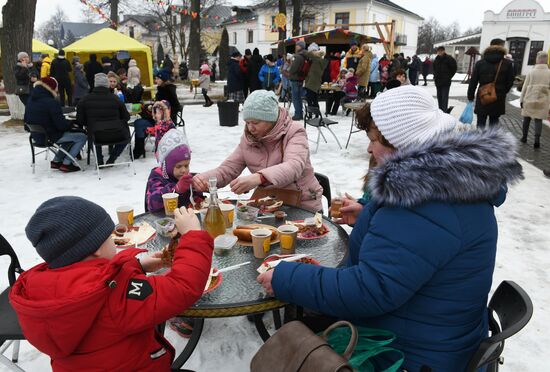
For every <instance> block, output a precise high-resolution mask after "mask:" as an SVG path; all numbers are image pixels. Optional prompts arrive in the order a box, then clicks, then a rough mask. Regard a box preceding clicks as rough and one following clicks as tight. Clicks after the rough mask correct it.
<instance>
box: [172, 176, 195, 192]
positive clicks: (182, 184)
mask: <svg viewBox="0 0 550 372" xmlns="http://www.w3.org/2000/svg"><path fill="white" fill-rule="evenodd" d="M192 183H193V176H192V175H191V173H189V174H186V175H185V176H182V177H181V178H180V179H179V181H178V183H177V184H176V192H177V193H178V194H183V193H185V192H187V190H189V185H191V184H192Z"/></svg>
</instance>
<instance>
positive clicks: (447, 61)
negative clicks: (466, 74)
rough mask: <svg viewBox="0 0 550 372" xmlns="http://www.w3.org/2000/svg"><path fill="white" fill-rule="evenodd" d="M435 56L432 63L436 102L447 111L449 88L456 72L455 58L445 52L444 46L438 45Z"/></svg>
mask: <svg viewBox="0 0 550 372" xmlns="http://www.w3.org/2000/svg"><path fill="white" fill-rule="evenodd" d="M436 51H437V57H435V61H434V63H433V67H434V81H435V88H436V89H437V103H438V104H439V109H440V110H442V111H443V112H447V106H448V105H449V90H451V81H452V79H453V76H454V74H455V73H456V69H457V66H456V60H455V59H454V58H453V57H451V56H450V55H448V54H447V53H445V48H444V47H442V46H440V47H438V48H437V50H436Z"/></svg>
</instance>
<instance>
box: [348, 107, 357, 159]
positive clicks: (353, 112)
mask: <svg viewBox="0 0 550 372" xmlns="http://www.w3.org/2000/svg"><path fill="white" fill-rule="evenodd" d="M354 123H355V110H352V113H351V126H350V127H349V136H348V142H346V149H347V148H348V145H349V141H350V139H351V134H352V133H353V124H354Z"/></svg>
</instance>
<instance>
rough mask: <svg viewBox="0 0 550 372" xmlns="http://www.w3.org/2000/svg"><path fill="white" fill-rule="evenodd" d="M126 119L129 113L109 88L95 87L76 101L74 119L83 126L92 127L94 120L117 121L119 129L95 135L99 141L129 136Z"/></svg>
mask: <svg viewBox="0 0 550 372" xmlns="http://www.w3.org/2000/svg"><path fill="white" fill-rule="evenodd" d="M128 120H130V114H129V113H128V110H126V106H124V103H122V102H121V101H120V99H118V97H117V96H115V95H114V94H113V93H111V92H110V90H109V88H106V87H95V88H94V90H93V91H92V92H91V93H89V94H88V95H87V96H85V97H84V98H82V99H81V100H80V101H79V102H78V106H77V110H76V121H77V122H78V123H79V124H80V125H83V126H87V127H90V128H93V126H94V124H95V123H96V122H101V121H119V122H120V130H119V131H117V132H114V133H109V135H106V134H104V133H101V136H96V139H97V140H98V141H99V142H108V141H117V140H124V139H126V138H129V136H130V132H129V129H128Z"/></svg>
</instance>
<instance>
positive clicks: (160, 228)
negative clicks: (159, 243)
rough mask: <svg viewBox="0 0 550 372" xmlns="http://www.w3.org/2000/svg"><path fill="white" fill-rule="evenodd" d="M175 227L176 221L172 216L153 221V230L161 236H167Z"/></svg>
mask: <svg viewBox="0 0 550 372" xmlns="http://www.w3.org/2000/svg"><path fill="white" fill-rule="evenodd" d="M175 227H176V221H174V219H173V218H169V217H166V218H160V219H158V220H156V221H155V230H157V233H158V234H159V235H161V236H165V237H169V236H170V232H171V231H172V230H174V228H175Z"/></svg>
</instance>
